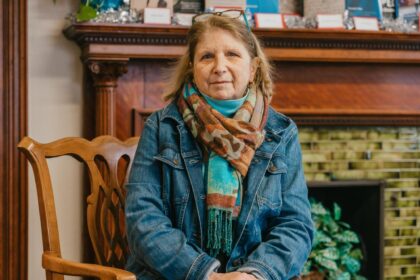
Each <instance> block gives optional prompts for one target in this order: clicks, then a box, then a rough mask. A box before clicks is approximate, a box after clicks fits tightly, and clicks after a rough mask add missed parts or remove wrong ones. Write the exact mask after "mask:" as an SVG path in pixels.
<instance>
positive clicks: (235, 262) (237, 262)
mask: <svg viewBox="0 0 420 280" xmlns="http://www.w3.org/2000/svg"><path fill="white" fill-rule="evenodd" d="M232 264H233V266H240V265H241V259H236V260H234V261H233V262H232Z"/></svg>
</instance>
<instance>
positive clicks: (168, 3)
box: [130, 0, 174, 13]
mask: <svg viewBox="0 0 420 280" xmlns="http://www.w3.org/2000/svg"><path fill="white" fill-rule="evenodd" d="M173 5H174V4H173V1H172V0H131V1H130V7H131V9H135V10H137V11H141V12H142V11H143V10H144V9H145V8H167V9H170V10H171V13H172V12H173Z"/></svg>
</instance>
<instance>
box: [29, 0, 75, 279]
mask: <svg viewBox="0 0 420 280" xmlns="http://www.w3.org/2000/svg"><path fill="white" fill-rule="evenodd" d="M79 1H80V0H57V4H55V5H54V3H53V1H52V0H30V1H28V49H29V51H28V52H29V53H28V56H29V59H28V60H29V61H28V69H29V71H28V76H29V87H28V101H29V106H28V107H29V108H28V110H29V120H28V121H29V136H31V137H32V138H34V139H36V140H37V141H40V142H49V141H52V140H55V139H58V138H61V137H66V136H81V135H82V64H81V62H80V59H79V56H80V50H79V48H78V47H77V45H76V44H75V43H74V42H71V41H68V40H67V39H66V38H65V37H64V35H63V34H62V30H63V27H64V26H65V24H66V20H65V17H66V16H67V15H68V14H69V13H70V12H72V11H75V10H76V9H77V6H78V3H79ZM51 168H52V173H53V179H52V180H53V185H54V191H55V202H56V208H57V212H58V222H59V233H60V238H61V250H62V255H63V256H64V257H65V258H68V259H71V260H80V259H81V253H82V248H81V246H80V245H81V224H82V215H83V213H82V211H81V209H82V206H81V205H82V199H81V198H82V187H81V177H82V172H81V166H80V164H79V163H78V162H74V161H72V160H69V159H66V160H61V159H60V160H54V162H53V165H52V167H51ZM54 174H55V175H54ZM29 179H30V182H29V256H28V257H29V260H28V261H29V273H28V275H29V279H30V280H32V279H36V280H38V279H45V273H44V271H43V269H42V267H41V254H42V238H41V228H40V220H39V213H38V203H37V198H36V190H35V183H34V180H33V175H32V169H31V168H30V169H29ZM63 221H64V222H63ZM60 222H61V223H60Z"/></svg>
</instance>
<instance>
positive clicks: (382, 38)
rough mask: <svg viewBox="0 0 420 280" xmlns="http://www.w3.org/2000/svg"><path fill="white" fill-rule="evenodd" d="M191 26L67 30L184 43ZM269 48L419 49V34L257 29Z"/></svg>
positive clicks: (86, 37)
mask: <svg viewBox="0 0 420 280" xmlns="http://www.w3.org/2000/svg"><path fill="white" fill-rule="evenodd" d="M187 32H188V28H186V27H182V26H167V27H162V26H154V25H145V24H98V23H83V24H73V25H70V26H69V27H67V28H66V29H65V30H64V34H65V36H66V37H67V38H69V39H70V40H73V41H76V42H77V43H78V44H79V45H80V46H85V45H86V44H123V45H185V44H186V39H185V37H186V34H187ZM254 33H255V34H256V35H257V36H258V37H259V38H260V39H261V40H262V41H263V44H264V46H265V47H267V48H306V49H368V50H404V51H419V50H420V34H404V33H391V32H369V31H365V32H363V31H350V30H345V31H326V30H310V29H309V30H307V29H305V30H299V29H285V30H273V29H254Z"/></svg>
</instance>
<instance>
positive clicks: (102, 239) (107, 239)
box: [18, 136, 139, 268]
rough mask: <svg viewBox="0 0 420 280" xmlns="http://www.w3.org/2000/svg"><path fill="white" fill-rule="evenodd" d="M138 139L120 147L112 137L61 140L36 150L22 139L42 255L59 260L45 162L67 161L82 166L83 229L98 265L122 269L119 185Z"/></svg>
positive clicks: (28, 140)
mask: <svg viewBox="0 0 420 280" xmlns="http://www.w3.org/2000/svg"><path fill="white" fill-rule="evenodd" d="M138 140H139V138H138V137H133V138H130V139H128V140H126V141H125V142H122V141H120V140H118V139H117V138H115V137H112V136H100V137H97V138H95V139H94V140H92V141H88V140H86V139H83V138H76V137H72V138H63V139H60V140H57V141H54V142H51V143H47V144H41V143H38V142H36V141H35V140H33V139H31V138H29V137H25V138H24V139H23V140H22V141H21V142H20V144H19V146H18V148H19V149H20V150H21V151H23V152H24V154H25V155H26V157H27V158H28V159H29V161H30V163H31V165H32V168H33V171H34V175H35V180H36V188H37V193H38V204H39V211H40V217H41V228H42V241H43V247H44V253H45V252H48V253H53V254H54V255H56V256H58V257H61V251H60V241H59V235H58V227H57V215H56V210H55V203H54V195H53V189H52V183H51V177H50V172H49V169H48V163H47V159H48V158H54V157H59V156H63V155H69V156H72V157H74V158H76V159H77V160H79V161H81V162H83V163H84V165H85V166H86V167H87V170H88V174H89V183H90V190H89V194H88V196H87V201H86V202H87V226H88V231H89V236H90V240H91V243H92V247H93V250H94V252H95V256H96V259H97V263H98V264H101V265H105V266H113V267H118V268H122V267H123V266H124V264H125V262H126V256H127V253H128V246H127V240H126V233H125V224H124V205H125V190H124V188H123V185H124V183H125V180H126V176H127V175H128V173H129V170H130V168H131V164H132V160H133V157H134V154H135V150H136V146H137V143H138Z"/></svg>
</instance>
